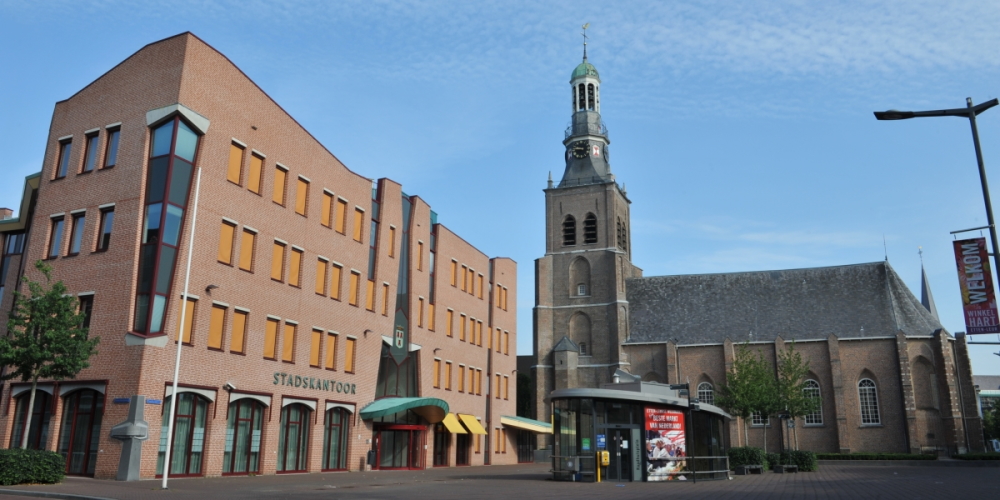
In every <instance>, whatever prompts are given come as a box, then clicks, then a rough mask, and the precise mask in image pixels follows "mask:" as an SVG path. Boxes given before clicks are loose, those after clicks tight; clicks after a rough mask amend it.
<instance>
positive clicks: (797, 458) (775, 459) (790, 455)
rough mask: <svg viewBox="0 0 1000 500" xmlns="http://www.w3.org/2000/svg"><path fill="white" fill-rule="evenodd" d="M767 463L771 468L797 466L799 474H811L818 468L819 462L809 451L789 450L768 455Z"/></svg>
mask: <svg viewBox="0 0 1000 500" xmlns="http://www.w3.org/2000/svg"><path fill="white" fill-rule="evenodd" d="M767 461H768V462H770V463H771V466H772V467H773V466H775V465H778V464H781V465H797V466H798V467H799V472H813V471H815V470H816V469H818V468H819V462H818V459H817V458H816V454H815V453H813V452H811V451H804V450H789V451H785V452H782V453H768V454H767Z"/></svg>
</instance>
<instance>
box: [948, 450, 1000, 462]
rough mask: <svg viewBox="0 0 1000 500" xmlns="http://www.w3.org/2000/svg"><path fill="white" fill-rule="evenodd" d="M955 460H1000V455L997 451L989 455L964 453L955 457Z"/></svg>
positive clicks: (988, 453)
mask: <svg viewBox="0 0 1000 500" xmlns="http://www.w3.org/2000/svg"><path fill="white" fill-rule="evenodd" d="M954 458H957V459H959V460H1000V453H997V452H995V451H994V452H987V453H963V454H961V455H955V456H954Z"/></svg>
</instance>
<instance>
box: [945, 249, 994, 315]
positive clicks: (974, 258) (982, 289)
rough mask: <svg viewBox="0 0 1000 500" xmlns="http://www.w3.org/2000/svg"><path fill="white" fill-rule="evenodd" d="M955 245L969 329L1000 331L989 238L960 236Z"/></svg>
mask: <svg viewBox="0 0 1000 500" xmlns="http://www.w3.org/2000/svg"><path fill="white" fill-rule="evenodd" d="M954 245H955V262H956V264H958V285H959V288H961V290H962V311H963V312H964V313H965V328H966V333H969V334H976V333H1000V316H998V315H997V299H996V294H994V292H993V272H992V271H991V270H990V260H989V259H990V257H989V252H987V251H986V238H972V239H968V240H958V241H955V242H954Z"/></svg>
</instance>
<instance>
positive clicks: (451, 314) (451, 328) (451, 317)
mask: <svg viewBox="0 0 1000 500" xmlns="http://www.w3.org/2000/svg"><path fill="white" fill-rule="evenodd" d="M444 321H445V323H447V324H448V336H449V337H453V336H455V311H452V310H451V309H448V310H446V311H445V312H444Z"/></svg>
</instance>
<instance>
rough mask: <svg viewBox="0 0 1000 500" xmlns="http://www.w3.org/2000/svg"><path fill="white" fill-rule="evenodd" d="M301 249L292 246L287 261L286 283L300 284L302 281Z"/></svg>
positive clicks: (296, 285)
mask: <svg viewBox="0 0 1000 500" xmlns="http://www.w3.org/2000/svg"><path fill="white" fill-rule="evenodd" d="M301 278H302V250H299V249H298V248H295V247H292V254H291V259H289V263H288V284H289V285H292V286H294V287H298V286H300V283H301V281H302V279H301Z"/></svg>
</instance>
